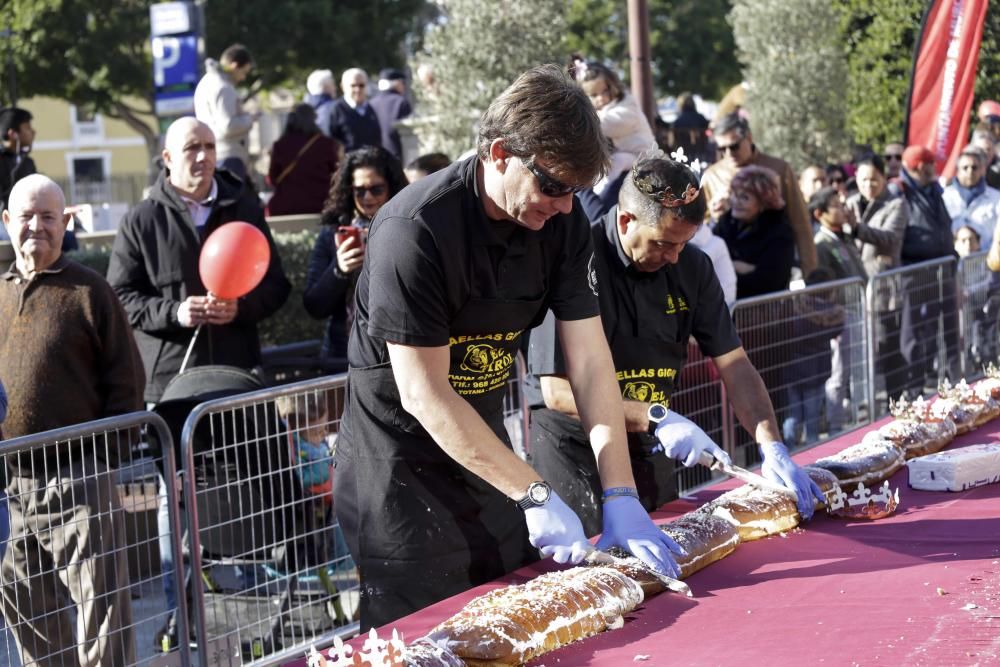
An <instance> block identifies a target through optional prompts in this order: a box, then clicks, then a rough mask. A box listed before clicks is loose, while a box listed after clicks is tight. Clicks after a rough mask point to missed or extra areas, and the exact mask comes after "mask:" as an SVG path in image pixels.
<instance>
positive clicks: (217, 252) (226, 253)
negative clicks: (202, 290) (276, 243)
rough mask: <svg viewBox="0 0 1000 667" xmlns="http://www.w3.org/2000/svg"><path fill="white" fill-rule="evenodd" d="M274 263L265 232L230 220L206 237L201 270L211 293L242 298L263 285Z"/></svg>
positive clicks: (202, 279)
mask: <svg viewBox="0 0 1000 667" xmlns="http://www.w3.org/2000/svg"><path fill="white" fill-rule="evenodd" d="M270 263H271V247H270V246H269V245H268V244H267V237H266V236H264V232H262V231H260V230H259V229H257V228H256V227H254V226H253V225H251V224H250V223H247V222H227V223H226V224H224V225H222V226H221V227H219V228H218V229H216V230H215V231H214V232H212V233H211V234H210V235H209V237H208V238H207V239H205V244H204V245H203V246H202V247H201V257H200V258H199V260H198V272H199V273H200V274H201V282H202V283H203V284H204V285H205V287H206V288H207V289H208V291H209V292H211V293H212V294H214V295H215V296H217V297H219V298H220V299H238V298H240V297H241V296H243V295H245V294H247V293H248V292H250V290H252V289H253V288H254V287H256V286H257V285H259V284H260V281H261V280H262V279H263V278H264V274H265V273H267V267H268V264H270Z"/></svg>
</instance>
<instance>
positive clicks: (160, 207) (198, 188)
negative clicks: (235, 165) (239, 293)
mask: <svg viewBox="0 0 1000 667" xmlns="http://www.w3.org/2000/svg"><path fill="white" fill-rule="evenodd" d="M215 151H216V149H215V135H214V134H213V133H212V130H211V129H209V127H208V126H207V125H206V124H205V123H202V122H201V121H198V120H196V119H194V118H190V117H187V118H181V119H178V120H176V121H174V122H173V123H172V124H171V125H170V127H169V128H168V129H167V135H166V140H165V144H164V149H163V164H164V165H165V168H164V170H163V172H162V173H161V174H160V176H159V178H158V179H157V181H156V184H155V185H154V186H153V187H152V189H151V190H150V192H149V195H148V196H147V198H146V199H144V200H143V201H141V202H139V204H137V205H136V206H135V207H134V208H133V209H132V210H130V211H129V212H128V214H126V216H125V218H124V219H123V220H122V223H121V225H120V226H119V228H118V234H117V236H116V237H115V244H114V249H113V250H112V253H111V263H110V265H109V266H108V282H110V283H111V286H112V287H113V288H114V290H115V292H116V293H117V294H118V297H119V298H120V299H121V301H122V304H123V305H124V306H125V311H126V312H127V313H128V317H129V322H130V323H131V324H132V327H133V328H134V329H135V337H136V342H137V343H138V344H139V351H140V353H141V354H142V360H143V364H144V365H145V368H146V395H145V398H146V401H148V402H150V403H155V402H157V401H159V400H160V396H161V395H162V394H163V389H164V387H166V384H167V382H169V381H170V379H171V378H172V377H173V376H174V375H176V374H177V372H178V371H179V370H180V367H181V362H182V361H183V359H184V354H185V352H186V351H187V347H188V344H189V343H190V342H191V337H192V334H193V333H194V330H195V328H196V327H198V326H199V325H204V326H203V328H202V331H201V332H200V333H199V334H198V337H197V340H196V343H195V347H194V350H193V351H192V354H191V360H190V361H189V366H202V365H206V364H225V365H227V366H237V367H239V368H245V369H250V368H253V367H254V366H257V365H259V364H260V361H261V356H260V339H259V337H258V335H257V324H258V323H259V322H260V321H261V320H263V319H264V318H266V317H269V316H270V315H272V314H273V313H274V312H275V311H277V310H278V309H279V308H280V307H281V306H282V304H284V302H285V299H287V298H288V293H289V291H290V290H291V284H290V283H289V282H288V280H287V278H285V273H284V270H283V269H282V266H281V258H280V257H279V256H278V250H277V248H276V247H275V245H274V241H273V240H272V238H271V230H270V229H269V228H268V226H267V223H266V222H265V221H264V211H263V209H262V208H261V206H260V203H259V201H258V199H257V197H256V196H255V195H254V193H253V192H252V191H251V190H250V189H249V188H247V187H246V186H245V184H244V183H243V181H241V180H240V179H238V178H235V177H234V176H233V175H232V174H231V173H230V172H228V171H225V170H216V168H215V157H216V153H215ZM234 220H241V221H243V222H248V223H250V224H251V225H253V226H255V227H257V228H258V229H259V230H260V231H261V232H263V233H264V236H265V237H267V241H268V244H269V245H270V246H271V263H270V266H268V269H267V273H266V274H265V275H264V279H263V280H262V281H261V282H260V284H259V285H258V286H257V287H256V288H255V289H254V290H253V291H251V292H250V293H249V294H247V295H246V296H244V297H241V298H239V299H236V300H230V299H220V298H217V297H215V296H212V295H209V294H208V290H206V289H205V286H204V285H203V284H202V282H201V277H200V276H199V273H198V257H199V254H200V253H201V246H202V243H203V242H204V240H205V239H206V238H207V237H208V235H209V234H211V233H212V232H213V231H215V230H216V229H218V228H219V227H221V226H222V225H224V224H225V223H227V222H232V221H234Z"/></svg>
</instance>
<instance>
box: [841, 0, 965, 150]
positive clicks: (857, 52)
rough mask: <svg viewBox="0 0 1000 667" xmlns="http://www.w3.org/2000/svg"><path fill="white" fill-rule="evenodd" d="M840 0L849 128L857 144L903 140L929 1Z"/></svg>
mask: <svg viewBox="0 0 1000 667" xmlns="http://www.w3.org/2000/svg"><path fill="white" fill-rule="evenodd" d="M838 1H839V4H840V5H841V10H842V15H841V24H840V25H841V32H842V34H843V38H844V43H845V45H846V48H847V53H848V67H849V78H848V87H847V127H848V130H849V131H850V133H851V134H852V135H853V136H854V140H855V141H856V142H857V143H859V144H868V145H871V146H872V147H874V148H876V149H881V147H882V146H884V145H885V144H887V143H891V142H894V141H902V139H903V121H904V119H905V117H906V98H907V95H908V93H909V89H910V74H911V70H912V68H913V47H914V44H915V43H916V40H917V36H918V34H919V33H920V18H921V16H922V14H923V10H924V7H925V5H926V2H924V0H876V1H874V2H873V1H872V0H838ZM982 64H983V60H982V55H980V66H982Z"/></svg>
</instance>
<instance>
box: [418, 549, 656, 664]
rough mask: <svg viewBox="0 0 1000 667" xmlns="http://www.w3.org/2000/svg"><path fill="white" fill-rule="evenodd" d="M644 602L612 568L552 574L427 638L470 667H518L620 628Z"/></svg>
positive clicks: (469, 609)
mask: <svg viewBox="0 0 1000 667" xmlns="http://www.w3.org/2000/svg"><path fill="white" fill-rule="evenodd" d="M642 601H643V593H642V589H641V588H640V587H639V585H638V584H637V583H636V582H635V581H633V580H632V579H630V578H629V577H627V576H626V575H624V574H622V573H621V572H619V571H618V570H616V569H614V568H610V567H576V568H572V569H569V570H561V571H559V572H550V573H548V574H543V575H541V576H539V577H537V578H535V579H532V580H531V581H529V582H528V583H526V584H523V585H518V586H507V587H505V588H501V589H498V590H495V591H492V592H490V593H487V594H486V595H483V596H480V597H478V598H476V599H474V600H472V601H471V602H470V603H469V604H468V605H467V606H466V607H465V609H463V610H462V611H461V612H459V613H458V614H456V615H455V616H452V617H451V618H449V619H448V620H446V621H445V622H443V623H441V624H440V625H438V626H437V627H436V628H434V629H433V630H431V631H430V633H428V635H427V638H426V640H427V641H429V642H431V643H433V644H437V645H440V646H445V647H446V648H447V649H448V650H449V651H450V652H451V653H453V654H454V655H456V656H458V657H459V658H461V659H462V660H464V661H465V663H466V664H468V665H481V664H493V665H520V664H522V663H524V662H526V661H528V660H531V659H532V658H534V657H537V656H539V655H542V654H543V653H547V652H548V651H551V650H553V649H556V648H558V647H560V646H563V645H564V644H568V643H570V642H574V641H577V640H580V639H583V638H585V637H589V636H591V635H595V634H597V633H599V632H603V631H604V630H607V629H611V628H616V627H621V625H622V623H623V622H624V620H623V616H624V615H625V614H627V613H628V612H630V611H632V610H633V609H635V608H636V607H637V606H638V605H639V604H640V603H641V602H642Z"/></svg>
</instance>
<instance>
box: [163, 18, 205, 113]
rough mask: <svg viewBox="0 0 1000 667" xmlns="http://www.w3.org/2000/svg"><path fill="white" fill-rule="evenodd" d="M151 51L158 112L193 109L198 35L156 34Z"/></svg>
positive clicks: (176, 111)
mask: <svg viewBox="0 0 1000 667" xmlns="http://www.w3.org/2000/svg"><path fill="white" fill-rule="evenodd" d="M152 51H153V85H154V92H155V94H154V99H155V102H156V113H157V115H165V114H166V115H181V114H185V113H191V112H193V111H194V89H195V87H196V86H197V85H198V79H199V72H198V37H197V35H194V34H188V35H171V36H169V37H153V48H152Z"/></svg>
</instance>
